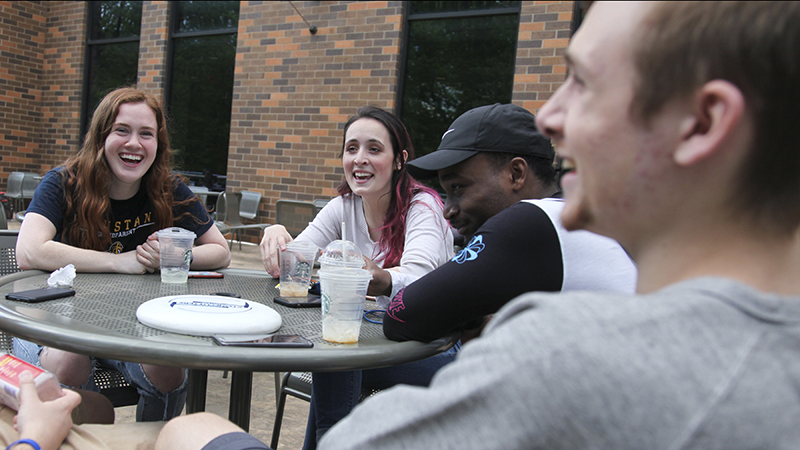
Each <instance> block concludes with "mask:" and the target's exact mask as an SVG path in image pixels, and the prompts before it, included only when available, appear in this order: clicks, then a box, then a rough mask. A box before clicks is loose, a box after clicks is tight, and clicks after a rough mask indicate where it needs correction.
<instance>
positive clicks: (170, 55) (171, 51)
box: [164, 1, 241, 115]
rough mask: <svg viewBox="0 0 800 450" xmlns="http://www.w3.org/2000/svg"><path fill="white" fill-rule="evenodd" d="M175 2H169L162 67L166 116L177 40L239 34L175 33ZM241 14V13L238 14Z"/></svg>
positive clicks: (226, 30) (219, 31) (225, 31)
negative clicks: (166, 37)
mask: <svg viewBox="0 0 800 450" xmlns="http://www.w3.org/2000/svg"><path fill="white" fill-rule="evenodd" d="M177 3H178V2H177V1H170V2H169V27H168V34H167V36H169V37H168V39H167V63H166V64H165V67H164V80H165V83H164V109H165V110H166V112H167V115H169V113H170V105H169V103H170V100H171V98H170V95H171V91H172V82H173V80H172V72H173V70H172V66H173V64H174V56H175V41H176V40H177V39H183V38H193V37H207V36H222V35H237V34H238V33H239V29H238V27H237V28H222V29H216V30H204V31H184V32H177V31H176V30H177V29H178V14H177V8H178V4H177ZM240 14H241V13H240Z"/></svg>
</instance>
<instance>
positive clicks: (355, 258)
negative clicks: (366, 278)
mask: <svg viewBox="0 0 800 450" xmlns="http://www.w3.org/2000/svg"><path fill="white" fill-rule="evenodd" d="M319 263H320V264H325V265H330V266H343V267H352V268H356V269H360V268H362V267H364V266H365V265H366V262H365V261H364V258H363V257H362V256H361V252H360V251H359V250H358V248H357V247H356V244H354V243H353V242H351V241H345V240H341V239H340V240H336V241H333V242H331V243H330V244H328V246H327V247H325V251H324V252H322V256H320V257H319Z"/></svg>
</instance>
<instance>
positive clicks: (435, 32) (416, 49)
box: [398, 1, 521, 156]
mask: <svg viewBox="0 0 800 450" xmlns="http://www.w3.org/2000/svg"><path fill="white" fill-rule="evenodd" d="M520 3H521V2H518V1H410V2H406V5H407V8H408V9H407V10H406V26H405V27H404V29H405V30H406V31H405V32H406V35H405V37H404V49H405V52H404V53H405V60H404V65H403V68H402V71H403V73H402V75H401V78H400V80H401V81H400V89H399V92H398V94H399V96H400V100H399V101H398V105H399V113H400V115H401V116H402V118H403V121H404V122H405V124H406V125H407V126H408V127H409V128H410V130H411V134H412V138H413V142H414V148H415V150H416V153H417V156H421V155H424V154H427V153H430V152H432V151H434V150H436V148H437V147H438V145H439V142H440V141H441V138H442V133H444V131H445V130H447V127H448V126H449V125H450V123H451V122H452V121H453V120H455V119H456V117H458V116H460V115H461V114H462V113H464V112H466V111H467V110H469V109H472V108H474V107H477V106H481V105H486V104H492V103H509V102H511V94H512V91H513V88H514V63H515V56H516V49H517V34H518V30H519V13H520Z"/></svg>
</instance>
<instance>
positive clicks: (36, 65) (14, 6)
mask: <svg viewBox="0 0 800 450" xmlns="http://www.w3.org/2000/svg"><path fill="white" fill-rule="evenodd" d="M46 13H47V9H46V8H45V7H44V6H43V5H42V4H40V3H38V2H37V3H32V2H0V179H2V180H3V181H2V187H0V190H5V180H6V179H7V178H8V175H9V174H10V173H11V172H13V171H23V172H31V171H36V172H38V171H39V169H40V168H41V167H40V166H41V164H42V163H41V157H40V156H39V153H40V146H39V141H40V136H41V128H40V122H41V117H42V110H41V101H42V72H43V67H44V42H45V34H46V15H47V14H46Z"/></svg>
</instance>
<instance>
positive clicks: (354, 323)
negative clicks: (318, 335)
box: [318, 267, 372, 344]
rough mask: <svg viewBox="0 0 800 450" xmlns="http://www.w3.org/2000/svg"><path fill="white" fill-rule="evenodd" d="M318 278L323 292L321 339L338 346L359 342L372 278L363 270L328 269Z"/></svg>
mask: <svg viewBox="0 0 800 450" xmlns="http://www.w3.org/2000/svg"><path fill="white" fill-rule="evenodd" d="M318 275H319V280H320V289H321V291H322V339H324V340H325V341H327V342H333V343H337V344H354V343H356V342H358V335H359V333H360V332H361V320H362V317H363V314H364V303H365V302H366V295H367V288H368V287H369V282H370V280H371V279H372V274H370V272H369V271H368V270H364V269H356V268H348V267H326V268H324V269H320V270H319V272H318Z"/></svg>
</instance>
